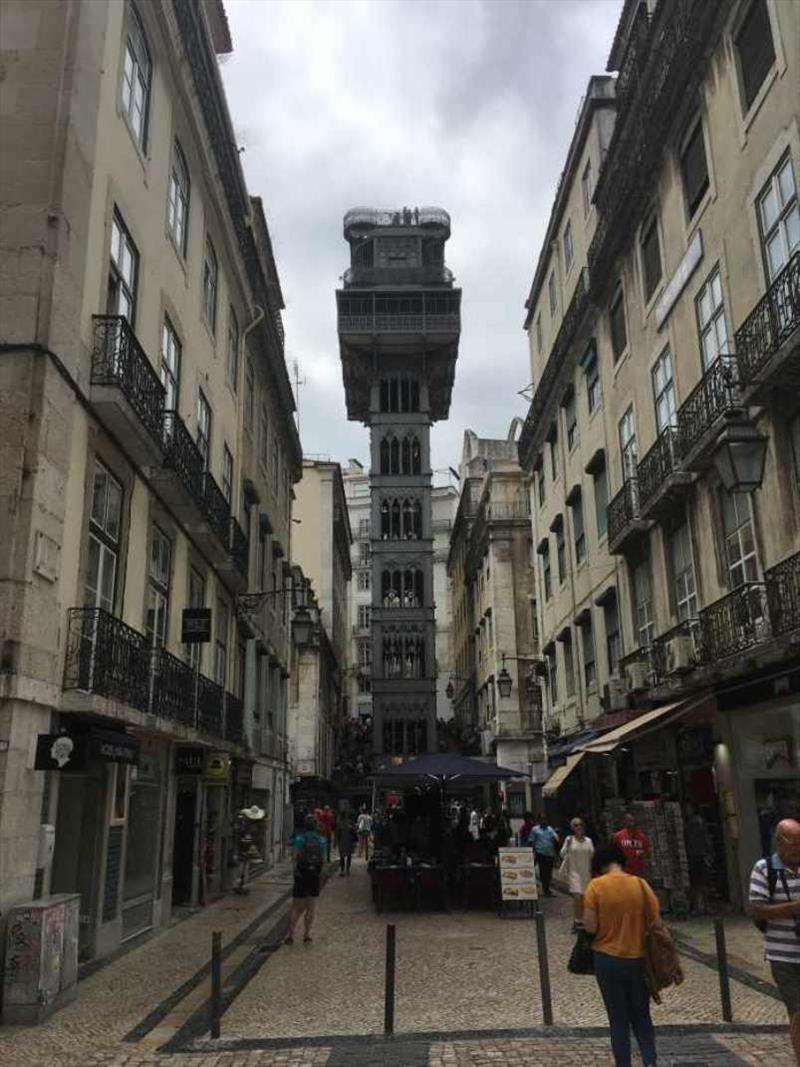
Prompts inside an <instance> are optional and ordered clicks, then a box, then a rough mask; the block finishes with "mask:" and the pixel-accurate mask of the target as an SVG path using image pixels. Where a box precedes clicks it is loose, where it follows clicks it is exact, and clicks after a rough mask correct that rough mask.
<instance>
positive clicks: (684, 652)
mask: <svg viewBox="0 0 800 1067" xmlns="http://www.w3.org/2000/svg"><path fill="white" fill-rule="evenodd" d="M649 658H650V670H651V672H652V675H653V681H654V684H656V685H660V684H661V683H663V682H664V681H665V680H666V679H667V678H674V677H675V676H676V675H680V674H685V673H688V672H689V671H691V670H694V668H695V667H699V666H700V665H701V664H702V663H703V658H704V657H703V643H702V635H701V628H700V620H699V618H692V619H684V620H683V622H679V623H678V625H677V626H673V627H672V629H671V630H667V631H666V633H663V634H659V635H658V637H656V638H654V639H653V643H652V645H651V646H650V649H649Z"/></svg>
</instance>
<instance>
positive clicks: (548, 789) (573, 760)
mask: <svg viewBox="0 0 800 1067" xmlns="http://www.w3.org/2000/svg"><path fill="white" fill-rule="evenodd" d="M585 755H586V752H585V751H581V752H573V753H572V755H571V756H567V762H566V763H565V764H564V766H563V767H557V768H556V770H554V771H553V773H552V774H551V775H550V777H549V778H548V779H547V781H546V782H545V783H544V785H543V786H542V796H543V797H554V796H555V795H556V793H557V792H558V791H559V789H560V788H561V786H562V785H563V784H564V782H565V781H566V780H567V778H568V777H569V775H570V774H572V772H573V771H574V770H575V768H576V767H577V766H578V764H579V763H580V761H581V760H582V759H583V757H584V756H585Z"/></svg>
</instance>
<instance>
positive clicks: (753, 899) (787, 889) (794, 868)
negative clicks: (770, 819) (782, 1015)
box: [750, 819, 800, 1064]
mask: <svg viewBox="0 0 800 1067" xmlns="http://www.w3.org/2000/svg"><path fill="white" fill-rule="evenodd" d="M775 849H776V850H775V853H774V854H773V856H772V858H771V860H770V863H768V862H767V860H766V859H761V860H759V861H758V862H757V863H756V865H755V866H754V867H753V872H752V874H751V875H750V905H751V912H752V915H753V918H754V919H755V920H756V922H765V923H766V924H767V926H766V930H765V931H764V947H765V949H766V956H767V959H768V960H769V966H770V970H771V971H772V977H773V978H774V979H775V985H776V986H777V987H778V990H779V992H780V994H781V996H782V997H783V1002H784V1004H785V1005H786V1010H787V1011H788V1013H789V1034H790V1036H791V1040H792V1046H793V1047H794V1054H795V1056H796V1057H797V1062H798V1063H799V1064H800V822H798V821H797V820H796V819H783V820H782V821H781V822H779V823H778V826H777V828H776V831H775ZM770 866H771V867H772V871H770V869H769V868H770Z"/></svg>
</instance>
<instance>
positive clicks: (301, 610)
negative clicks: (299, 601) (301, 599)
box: [292, 605, 314, 647]
mask: <svg viewBox="0 0 800 1067" xmlns="http://www.w3.org/2000/svg"><path fill="white" fill-rule="evenodd" d="M313 625H314V623H313V620H312V618H311V612H310V611H309V610H308V608H307V607H306V606H305V605H301V606H300V607H298V608H295V609H294V616H293V617H292V631H293V633H294V640H295V644H296V645H298V646H299V647H303V646H304V645H307V644H308V643H309V641H310V640H311V629H312V627H313Z"/></svg>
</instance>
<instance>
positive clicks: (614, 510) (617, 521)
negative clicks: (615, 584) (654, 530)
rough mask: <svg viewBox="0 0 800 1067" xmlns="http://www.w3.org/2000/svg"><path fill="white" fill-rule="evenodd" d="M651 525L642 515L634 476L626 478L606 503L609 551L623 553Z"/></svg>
mask: <svg viewBox="0 0 800 1067" xmlns="http://www.w3.org/2000/svg"><path fill="white" fill-rule="evenodd" d="M652 525H653V524H652V522H649V521H647V520H646V519H644V517H643V516H642V513H641V508H640V504H639V484H638V482H637V480H636V478H628V479H627V480H626V481H625V483H624V484H623V486H622V488H621V489H620V491H619V492H618V493H617V495H616V496H615V497H614V499H613V500H612V501H611V503H610V504H609V505H608V550H609V552H611V553H612V555H619V554H623V553H624V552H625V551H626V549H628V548H630V546H631V544H633V542H634V541H636V539H637V538H639V537H640V536H641V535H642V534H643V533H644V532H645V531H646V530H649V529H650V527H651V526H652Z"/></svg>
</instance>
